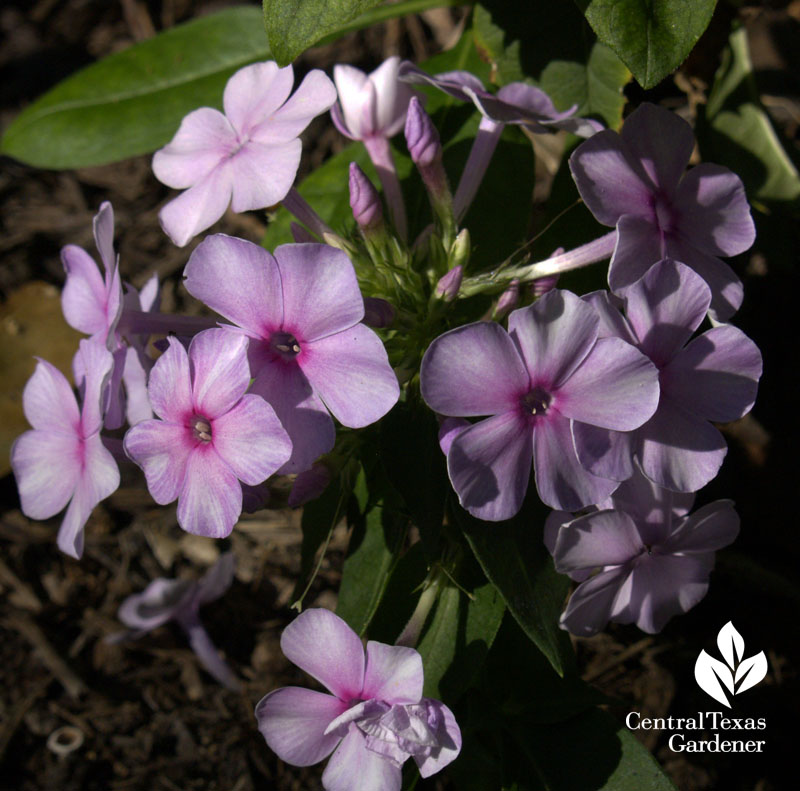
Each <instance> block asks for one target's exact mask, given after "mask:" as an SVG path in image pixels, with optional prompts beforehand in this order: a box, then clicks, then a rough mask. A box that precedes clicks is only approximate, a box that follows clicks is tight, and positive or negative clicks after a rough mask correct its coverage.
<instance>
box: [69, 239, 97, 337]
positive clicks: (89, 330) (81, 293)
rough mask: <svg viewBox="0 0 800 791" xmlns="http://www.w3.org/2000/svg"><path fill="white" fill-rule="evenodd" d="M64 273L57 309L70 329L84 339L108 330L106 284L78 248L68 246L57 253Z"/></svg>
mask: <svg viewBox="0 0 800 791" xmlns="http://www.w3.org/2000/svg"><path fill="white" fill-rule="evenodd" d="M61 261H62V263H63V264H64V270H65V271H66V273H67V280H66V282H65V283H64V290H63V291H62V292H61V309H62V311H63V312H64V318H65V319H66V321H67V324H69V326H70V327H74V328H75V329H76V330H78V331H79V332H83V333H85V334H86V335H94V334H95V333H96V332H104V331H105V330H107V329H108V323H109V322H108V314H107V311H106V307H107V299H108V297H107V294H106V284H105V282H104V281H103V278H102V276H101V275H100V270H99V269H98V268H97V264H96V263H95V262H94V259H93V258H92V257H91V256H90V255H89V254H88V253H87V252H86V251H85V250H83V249H82V248H80V247H77V246H76V245H74V244H68V245H67V246H66V247H63V248H62V249H61Z"/></svg>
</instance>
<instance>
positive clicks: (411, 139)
mask: <svg viewBox="0 0 800 791" xmlns="http://www.w3.org/2000/svg"><path fill="white" fill-rule="evenodd" d="M405 135H406V144H407V145H408V153H409V154H411V159H412V160H413V161H414V164H415V165H416V166H417V167H418V168H420V170H422V169H423V168H429V167H431V165H433V164H434V162H436V161H437V160H439V161H441V158H442V143H441V140H440V138H439V133H438V132H437V131H436V127H435V126H434V125H433V121H431V118H430V116H429V115H428V114H427V113H426V112H425V110H423V109H422V104H421V103H420V101H419V99H417V97H416V96H413V97H412V98H411V101H410V102H409V104H408V115H407V116H406V129H405Z"/></svg>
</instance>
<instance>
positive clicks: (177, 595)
mask: <svg viewBox="0 0 800 791" xmlns="http://www.w3.org/2000/svg"><path fill="white" fill-rule="evenodd" d="M193 587H194V584H193V583H192V582H190V581H189V580H183V579H177V580H171V579H164V578H163V577H158V578H156V579H154V580H153V581H152V582H151V583H150V584H149V585H148V586H147V587H146V588H145V589H144V590H143V591H142V592H141V593H134V594H133V595H132V596H128V598H127V599H125V601H124V602H122V605H121V606H120V608H119V611H118V612H117V618H119V620H120V621H122V623H124V624H125V626H127V627H128V628H129V629H136V630H138V631H140V632H149V631H151V630H152V629H155V628H157V627H158V626H161V625H162V624H165V623H167V621H169V620H171V619H172V618H173V616H175V614H176V613H177V612H178V610H179V609H180V607H181V605H183V604H184V600H185V599H187V598H190V597H191V589H192V588H193ZM187 594H189V596H187Z"/></svg>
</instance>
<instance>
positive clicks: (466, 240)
mask: <svg viewBox="0 0 800 791" xmlns="http://www.w3.org/2000/svg"><path fill="white" fill-rule="evenodd" d="M471 248H472V242H471V240H470V236H469V231H468V230H467V229H466V228H462V229H461V230H460V231H459V233H458V236H456V238H455V239H454V240H453V244H452V246H451V247H450V255H449V257H448V261H449V262H450V267H451V268H452V267H454V266H460V267H462V268H463V267H465V266H466V265H467V262H468V261H469V254H470V252H471Z"/></svg>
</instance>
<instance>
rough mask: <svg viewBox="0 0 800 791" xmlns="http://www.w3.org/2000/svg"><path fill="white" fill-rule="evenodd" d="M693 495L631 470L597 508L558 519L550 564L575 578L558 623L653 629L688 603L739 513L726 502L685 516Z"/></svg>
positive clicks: (586, 628)
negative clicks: (625, 625)
mask: <svg viewBox="0 0 800 791" xmlns="http://www.w3.org/2000/svg"><path fill="white" fill-rule="evenodd" d="M692 499H693V497H691V496H687V495H685V494H677V493H673V492H670V491H667V490H665V489H662V488H660V487H658V486H656V485H655V484H653V483H652V482H650V481H648V480H647V479H645V478H644V476H641V475H636V476H634V477H633V478H631V479H630V480H629V481H626V482H625V483H623V484H622V485H621V486H620V487H619V489H617V491H616V492H615V493H614V495H612V497H611V500H610V501H609V502H607V503H605V504H604V505H602V506H601V507H600V508H599V509H598V510H596V511H594V512H593V513H589V514H586V515H584V516H580V517H578V518H576V519H573V520H571V521H567V522H565V523H564V524H562V525H561V526H560V527H559V529H558V533H557V536H556V540H555V542H554V546H552V547H551V551H552V553H553V559H554V560H555V564H556V569H557V570H558V571H560V572H562V573H567V574H569V575H570V576H571V577H572V578H573V579H575V580H576V581H580V582H581V584H580V585H578V587H577V588H576V590H575V592H574V593H573V594H572V597H571V598H570V600H569V604H568V605H567V608H566V610H565V611H564V613H563V615H562V616H561V626H562V628H564V629H567V630H569V631H570V632H572V633H573V634H577V635H581V636H589V635H592V634H595V633H597V632H598V631H600V630H601V629H603V627H604V626H605V625H606V623H608V621H613V622H615V623H635V624H636V625H637V626H638V627H639V628H640V629H642V630H643V631H645V632H649V633H651V634H652V633H654V632H659V631H661V629H662V628H663V627H664V625H665V624H666V622H667V621H668V620H669V619H670V618H672V617H673V616H674V615H678V614H680V613H684V612H687V611H688V610H690V609H691V608H692V607H694V605H695V604H697V603H698V602H699V601H700V600H701V599H702V598H703V597H704V596H705V594H706V592H707V590H708V578H709V574H710V573H711V570H712V569H713V567H714V553H715V552H716V551H717V550H718V549H722V548H723V547H725V546H728V544H730V543H732V542H733V541H734V540H735V538H736V536H737V535H738V532H739V517H738V516H737V514H736V512H735V511H734V510H733V503H732V502H731V501H730V500H718V501H716V502H714V503H711V504H709V505H706V506H704V507H703V508H700V509H699V510H698V511H696V512H695V513H694V514H692V515H691V516H690V515H688V514H689V510H690V509H691V504H692Z"/></svg>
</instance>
